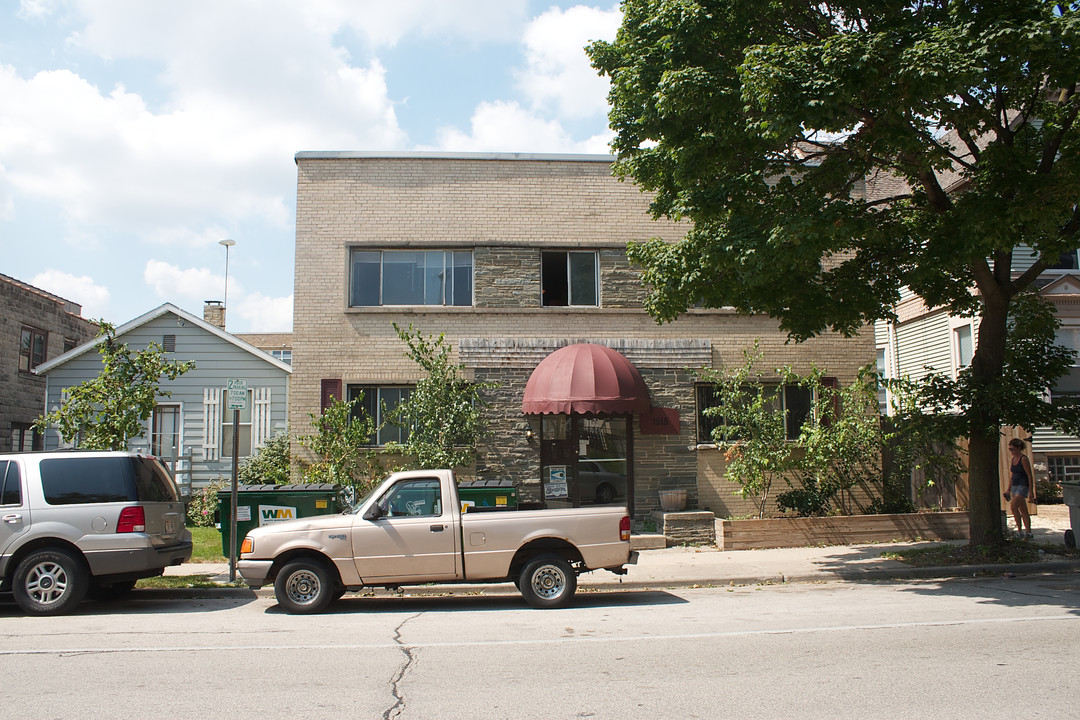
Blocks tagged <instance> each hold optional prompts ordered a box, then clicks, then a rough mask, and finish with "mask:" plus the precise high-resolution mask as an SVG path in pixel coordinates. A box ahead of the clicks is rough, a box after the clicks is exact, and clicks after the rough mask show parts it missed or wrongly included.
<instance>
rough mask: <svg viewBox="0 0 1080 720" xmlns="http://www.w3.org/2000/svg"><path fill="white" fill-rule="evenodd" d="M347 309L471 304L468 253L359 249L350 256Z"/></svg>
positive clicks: (471, 261) (466, 251) (469, 258)
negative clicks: (381, 306) (348, 307)
mask: <svg viewBox="0 0 1080 720" xmlns="http://www.w3.org/2000/svg"><path fill="white" fill-rule="evenodd" d="M349 266H350V269H349V306H350V307H373V306H380V305H472V274H473V257H472V251H471V250H361V249H353V250H352V252H351V253H350V257H349Z"/></svg>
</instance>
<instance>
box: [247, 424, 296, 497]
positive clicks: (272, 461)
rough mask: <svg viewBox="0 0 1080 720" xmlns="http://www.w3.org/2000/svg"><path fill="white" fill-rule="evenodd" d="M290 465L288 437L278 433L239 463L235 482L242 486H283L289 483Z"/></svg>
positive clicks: (285, 434)
mask: <svg viewBox="0 0 1080 720" xmlns="http://www.w3.org/2000/svg"><path fill="white" fill-rule="evenodd" d="M291 464H292V456H291V455H290V452H289V436H288V434H287V433H278V434H276V435H274V436H273V437H271V438H270V439H269V440H267V441H266V442H265V443H264V444H263V446H262V447H260V448H259V449H258V450H256V451H255V452H254V453H253V454H252V455H251V456H249V457H247V458H245V459H244V460H242V461H241V462H240V465H239V466H238V467H237V469H236V477H237V481H238V482H239V483H241V484H244V485H284V484H286V483H288V482H289V479H290V466H291Z"/></svg>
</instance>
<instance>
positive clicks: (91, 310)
mask: <svg viewBox="0 0 1080 720" xmlns="http://www.w3.org/2000/svg"><path fill="white" fill-rule="evenodd" d="M30 284H31V285H33V286H34V287H39V288H41V289H42V290H47V291H48V292H51V293H53V294H54V295H59V296H60V297H62V298H64V299H65V300H71V301H72V302H76V303H79V304H80V305H82V316H83V317H84V318H87V319H89V320H97V319H98V318H103V317H105V316H106V314H107V312H108V309H109V291H108V289H107V288H103V287H101V286H100V285H96V284H95V283H94V279H93V278H92V277H89V276H87V275H71V274H69V273H66V272H61V271H59V270H46V271H45V272H42V273H38V274H37V275H35V276H34V277H33V278H32V279H31V280H30Z"/></svg>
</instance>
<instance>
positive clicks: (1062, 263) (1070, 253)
mask: <svg viewBox="0 0 1080 720" xmlns="http://www.w3.org/2000/svg"><path fill="white" fill-rule="evenodd" d="M1078 268H1080V263H1078V262H1077V256H1076V250H1067V251H1066V252H1063V253H1061V255H1060V257H1058V262H1057V265H1051V266H1050V268H1049V269H1050V270H1076V269H1078Z"/></svg>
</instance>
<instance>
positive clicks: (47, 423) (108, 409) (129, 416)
mask: <svg viewBox="0 0 1080 720" xmlns="http://www.w3.org/2000/svg"><path fill="white" fill-rule="evenodd" d="M100 324H101V329H100V330H99V331H98V345H97V350H98V354H99V355H100V356H101V363H102V368H101V372H100V373H99V374H98V376H97V377H95V378H92V379H90V380H87V381H85V382H83V383H81V384H79V385H76V386H74V387H72V388H70V389H69V390H68V392H67V395H66V398H65V399H64V401H63V403H62V405H61V407H60V408H58V409H56V410H54V411H52V412H49V413H47V414H45V415H43V416H41V417H39V418H38V420H37V427H38V428H39V429H41V430H42V431H45V430H46V429H47V428H49V427H51V426H55V427H56V429H57V430H58V431H59V433H60V436H61V437H62V438H64V439H66V440H72V441H75V442H76V444H77V445H78V446H79V447H83V448H88V449H94V450H123V449H126V447H127V442H128V440H130V439H132V438H137V437H141V436H142V435H144V434H145V432H146V421H147V420H148V419H149V418H150V416H151V415H152V414H153V412H154V407H155V406H156V405H157V404H158V402H159V400H160V399H161V398H168V397H170V395H171V393H170V392H169V391H168V390H162V389H161V387H160V383H161V380H162V379H168V380H175V379H176V378H178V377H180V376H181V375H183V374H184V373H186V372H188V371H189V370H194V369H195V362H194V361H191V360H189V361H186V362H179V361H176V360H171V359H169V357H168V355H167V354H166V353H165V351H164V349H163V348H162V347H161V345H160V344H158V343H156V342H150V343H149V344H148V345H147V346H146V348H144V349H141V350H133V349H132V348H131V347H129V346H128V345H127V344H126V343H122V342H120V341H119V340H117V339H116V328H114V327H113V326H112V325H111V324H109V323H107V322H104V321H101V323H100Z"/></svg>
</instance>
